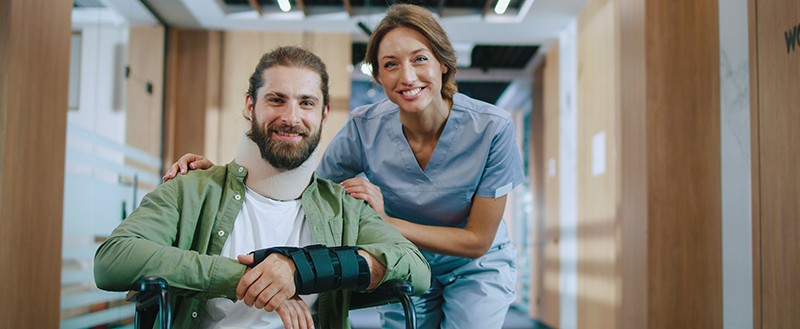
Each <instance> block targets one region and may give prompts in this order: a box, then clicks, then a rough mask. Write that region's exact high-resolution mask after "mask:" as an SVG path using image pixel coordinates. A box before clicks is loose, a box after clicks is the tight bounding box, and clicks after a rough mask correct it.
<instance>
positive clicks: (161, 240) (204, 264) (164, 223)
mask: <svg viewBox="0 0 800 329" xmlns="http://www.w3.org/2000/svg"><path fill="white" fill-rule="evenodd" d="M179 183H180V182H178V181H173V182H168V183H165V184H162V185H161V186H159V187H158V188H157V189H156V190H155V191H153V192H151V193H148V194H147V195H146V196H145V197H144V199H143V201H142V203H141V205H140V206H139V207H138V208H137V209H136V210H135V211H134V212H133V213H132V214H131V215H130V216H129V217H128V218H127V219H125V220H124V221H123V222H122V223H121V224H120V225H119V226H118V227H117V228H116V229H115V230H114V231H113V232H112V234H111V236H110V237H109V238H108V239H107V240H106V241H105V242H104V243H103V244H102V245H101V246H100V248H99V249H98V250H97V253H96V254H95V264H94V273H95V283H96V284H97V286H98V287H99V288H100V289H104V290H112V291H125V290H129V289H131V288H132V287H133V285H134V284H135V283H136V281H137V280H139V279H141V278H143V277H146V276H160V277H163V278H164V279H166V280H167V282H169V284H170V286H171V287H173V288H174V289H173V291H175V292H176V293H182V292H185V293H188V294H200V295H206V296H207V297H209V298H211V297H220V296H225V297H228V298H230V299H234V298H235V296H236V295H235V288H236V285H237V284H238V282H239V278H241V276H242V275H243V274H244V270H245V266H244V265H242V264H239V263H238V262H237V261H236V260H233V259H228V258H225V257H220V256H212V255H205V254H201V253H198V252H196V251H193V250H188V249H190V248H191V247H192V246H191V245H192V241H185V240H184V241H180V242H178V238H177V237H178V234H179V233H182V234H183V235H184V236H186V235H187V231H189V232H195V230H199V228H197V226H198V225H200V221H199V220H198V219H199V218H200V212H201V211H213V209H200V206H199V205H197V206H196V207H195V206H192V207H188V206H187V207H182V206H183V205H179V201H178V200H179V199H181V196H180V193H181V187H180V185H179ZM183 197H185V196H183ZM195 208H196V209H195ZM188 235H189V236H192V234H191V233H190V234H188ZM198 239H199V238H198ZM179 244H183V245H180V246H177V247H176V245H179Z"/></svg>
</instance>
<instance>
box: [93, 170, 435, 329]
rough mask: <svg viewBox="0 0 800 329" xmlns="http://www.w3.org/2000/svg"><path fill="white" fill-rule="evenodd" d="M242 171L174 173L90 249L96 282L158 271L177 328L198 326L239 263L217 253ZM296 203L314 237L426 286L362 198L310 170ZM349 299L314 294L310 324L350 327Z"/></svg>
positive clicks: (426, 279) (412, 254)
mask: <svg viewBox="0 0 800 329" xmlns="http://www.w3.org/2000/svg"><path fill="white" fill-rule="evenodd" d="M246 176H247V169H246V168H244V167H242V166H240V165H238V164H236V163H235V162H231V163H229V164H228V165H227V166H216V167H213V168H211V169H208V170H195V171H191V172H189V173H187V174H185V175H178V177H176V178H174V179H172V180H170V181H168V182H166V183H164V184H162V185H161V186H159V187H158V188H157V189H156V190H154V191H153V192H150V193H148V194H147V195H146V196H145V197H144V199H143V200H142V202H141V205H140V206H139V207H138V208H137V209H136V210H135V211H134V212H133V213H131V215H130V216H129V217H128V218H127V219H125V221H123V222H122V223H121V224H120V225H119V226H118V227H117V228H116V229H115V230H114V231H113V232H112V233H111V236H110V237H109V238H108V240H106V241H105V242H104V243H103V244H102V245H101V246H100V248H99V249H98V250H97V254H96V255H95V259H94V277H95V282H96V284H97V286H98V287H99V288H100V289H105V290H113V291H126V290H131V289H132V287H133V286H134V284H135V283H136V281H137V280H139V279H140V278H143V277H147V276H160V277H163V278H164V279H166V280H167V282H169V285H170V290H171V291H172V292H173V296H175V298H174V303H175V305H174V307H173V314H174V319H175V325H176V327H178V328H197V327H198V326H199V325H200V320H201V319H200V318H201V317H202V314H203V310H204V308H205V304H206V301H207V300H208V299H211V298H216V297H223V298H229V299H231V300H235V299H236V286H237V285H238V284H239V279H240V278H241V277H242V275H243V274H244V271H245V266H244V265H242V264H240V263H239V262H238V261H236V260H234V259H230V258H227V257H223V256H219V254H220V252H221V250H222V246H223V245H224V244H225V241H226V240H227V239H228V234H229V233H230V232H231V230H232V229H233V223H234V221H235V219H236V216H237V215H238V213H239V211H240V210H241V208H242V203H243V201H244V193H245V185H244V178H245V177H246ZM301 202H302V207H303V211H304V213H305V216H306V221H307V222H308V225H309V228H310V229H311V237H312V239H313V240H314V243H321V244H324V245H327V246H340V245H357V246H359V247H361V248H362V249H364V250H365V251H367V252H369V253H370V254H371V255H373V256H374V257H375V258H377V259H378V261H380V262H381V263H382V264H383V265H385V266H386V268H387V271H386V276H385V277H384V278H383V281H384V282H385V281H388V280H394V279H404V280H409V281H410V282H411V283H412V285H413V286H414V290H415V293H421V292H424V291H425V290H427V289H428V287H429V286H430V276H431V273H430V267H429V266H428V263H427V262H426V261H425V258H424V257H423V256H422V254H421V253H420V252H419V250H418V249H417V248H416V246H414V245H413V244H412V243H411V242H409V241H408V240H406V239H405V238H404V237H403V236H402V235H400V233H399V232H397V231H396V230H395V229H393V228H392V227H391V226H389V225H388V224H386V223H385V222H384V221H383V220H381V217H380V216H379V215H377V214H376V213H375V212H374V211H373V210H372V208H370V207H369V205H368V204H367V203H366V202H364V201H362V200H358V199H355V198H353V197H350V196H348V195H347V194H346V193H345V192H344V189H343V188H342V187H340V186H339V185H338V184H335V183H333V182H331V181H329V180H325V179H321V178H318V177H316V175H314V176H313V177H312V179H311V182H310V184H309V185H308V187H306V190H305V191H304V192H303V195H302V197H301ZM349 304H350V292H349V291H344V290H337V291H331V292H325V293H321V294H319V299H318V304H317V310H318V322H319V323H317V324H316V327H317V328H349V326H350V325H349V321H348V318H347V313H348V309H349Z"/></svg>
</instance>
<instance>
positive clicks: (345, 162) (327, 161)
mask: <svg viewBox="0 0 800 329" xmlns="http://www.w3.org/2000/svg"><path fill="white" fill-rule="evenodd" d="M363 154H364V152H363V146H362V144H361V137H360V134H359V132H358V126H357V125H356V122H355V120H354V118H353V117H352V116H351V117H350V118H349V119H348V120H347V122H346V123H345V125H344V127H342V129H341V130H339V132H338V133H337V134H336V136H334V137H333V140H331V142H330V144H328V147H327V148H326V149H325V153H324V155H323V156H322V160H321V161H320V163H319V167H318V168H317V175H318V176H319V177H322V178H325V179H330V180H332V181H334V182H336V183H341V182H342V181H344V180H345V179H349V178H353V177H355V176H356V175H358V174H360V173H362V172H363V171H364V170H363V163H364V162H363Z"/></svg>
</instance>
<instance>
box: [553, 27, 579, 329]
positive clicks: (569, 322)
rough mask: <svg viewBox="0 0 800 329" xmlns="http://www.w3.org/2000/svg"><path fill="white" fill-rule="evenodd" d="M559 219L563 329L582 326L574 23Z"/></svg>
mask: <svg viewBox="0 0 800 329" xmlns="http://www.w3.org/2000/svg"><path fill="white" fill-rule="evenodd" d="M559 65H560V66H559V74H560V77H559V87H560V88H559V92H560V95H559V98H560V114H559V116H560V118H559V122H560V127H559V144H560V145H559V146H558V148H559V166H558V170H559V172H560V175H561V177H560V180H559V183H560V185H559V192H560V193H559V202H560V205H559V214H560V217H559V220H560V222H561V234H560V238H561V240H560V248H559V252H560V255H559V258H560V259H561V277H560V283H559V286H560V287H559V288H560V291H561V319H560V324H561V328H562V329H573V328H577V327H578V300H577V297H578V100H577V97H578V32H577V21H573V22H572V23H571V24H570V25H569V26H568V27H567V28H566V29H565V30H564V32H562V33H561V36H560V37H559Z"/></svg>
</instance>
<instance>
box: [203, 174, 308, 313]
mask: <svg viewBox="0 0 800 329" xmlns="http://www.w3.org/2000/svg"><path fill="white" fill-rule="evenodd" d="M311 243H312V240H311V231H310V230H309V228H308V224H307V223H306V218H305V213H304V212H303V208H302V203H301V202H300V200H291V201H277V200H272V199H269V198H266V197H264V196H262V195H259V194H258V193H256V192H254V191H252V190H250V189H249V188H248V189H247V190H246V191H245V199H244V204H243V205H242V210H241V211H239V215H237V216H236V221H235V222H234V224H233V231H232V232H231V233H230V235H229V236H228V240H227V241H225V245H224V246H223V247H222V252H221V253H220V255H221V256H224V257H228V258H232V259H236V256H238V255H246V254H248V253H250V252H251V251H253V250H257V249H263V248H269V247H274V246H305V245H309V244H311ZM300 297H301V298H303V300H304V301H305V302H306V304H307V305H308V306H309V310H310V311H311V314H312V316H314V317H316V301H317V297H318V296H317V294H312V295H303V296H300ZM204 315H205V316H204V317H203V322H202V323H201V325H200V327H201V328H220V329H221V328H225V329H228V328H260V329H277V328H283V322H282V321H281V318H280V316H279V315H278V313H276V312H267V311H264V310H263V309H257V308H254V307H249V306H247V305H245V304H244V302H242V301H241V300H238V301H236V302H235V303H234V302H231V301H230V300H229V299H227V298H213V299H210V300H209V301H208V302H207V303H206V308H205V314H204Z"/></svg>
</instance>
